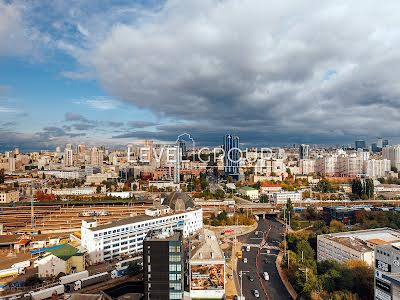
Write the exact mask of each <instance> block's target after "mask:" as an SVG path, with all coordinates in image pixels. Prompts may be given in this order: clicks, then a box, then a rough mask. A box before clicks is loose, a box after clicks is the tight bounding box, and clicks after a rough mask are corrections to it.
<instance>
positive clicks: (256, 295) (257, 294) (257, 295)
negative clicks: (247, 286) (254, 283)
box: [253, 290, 260, 298]
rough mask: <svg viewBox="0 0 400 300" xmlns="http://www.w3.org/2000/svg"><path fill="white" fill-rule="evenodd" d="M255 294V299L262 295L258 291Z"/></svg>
mask: <svg viewBox="0 0 400 300" xmlns="http://www.w3.org/2000/svg"><path fill="white" fill-rule="evenodd" d="M253 294H254V297H256V298H260V293H259V292H258V290H254V291H253Z"/></svg>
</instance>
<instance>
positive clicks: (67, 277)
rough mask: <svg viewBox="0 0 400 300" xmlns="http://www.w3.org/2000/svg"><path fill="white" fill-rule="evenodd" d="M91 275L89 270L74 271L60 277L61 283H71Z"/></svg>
mask: <svg viewBox="0 0 400 300" xmlns="http://www.w3.org/2000/svg"><path fill="white" fill-rule="evenodd" d="M87 277H89V272H88V271H82V272H78V273H72V274H70V275H65V276H62V277H60V284H64V285H65V284H69V283H71V282H75V281H77V280H80V279H83V278H87Z"/></svg>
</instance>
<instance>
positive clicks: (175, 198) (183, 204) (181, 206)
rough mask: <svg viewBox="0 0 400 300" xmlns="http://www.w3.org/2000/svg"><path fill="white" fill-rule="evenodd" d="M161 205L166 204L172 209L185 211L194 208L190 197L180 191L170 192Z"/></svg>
mask: <svg viewBox="0 0 400 300" xmlns="http://www.w3.org/2000/svg"><path fill="white" fill-rule="evenodd" d="M163 205H168V206H169V207H170V208H171V209H172V210H174V211H185V210H187V209H189V208H194V206H195V205H194V202H193V200H192V198H191V197H190V196H189V195H188V194H186V193H182V192H172V193H170V194H169V195H168V196H167V197H166V198H165V199H164V201H163Z"/></svg>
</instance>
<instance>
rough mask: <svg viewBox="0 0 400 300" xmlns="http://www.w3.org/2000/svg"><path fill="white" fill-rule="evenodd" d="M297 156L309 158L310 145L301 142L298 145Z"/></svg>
mask: <svg viewBox="0 0 400 300" xmlns="http://www.w3.org/2000/svg"><path fill="white" fill-rule="evenodd" d="M299 158H300V159H309V158H310V146H309V145H305V144H301V145H300V146H299Z"/></svg>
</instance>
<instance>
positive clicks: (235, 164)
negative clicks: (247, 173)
mask: <svg viewBox="0 0 400 300" xmlns="http://www.w3.org/2000/svg"><path fill="white" fill-rule="evenodd" d="M224 151H225V156H224V172H225V175H226V176H234V177H238V175H239V160H240V151H239V137H238V136H233V135H230V134H227V135H225V136H224Z"/></svg>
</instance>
